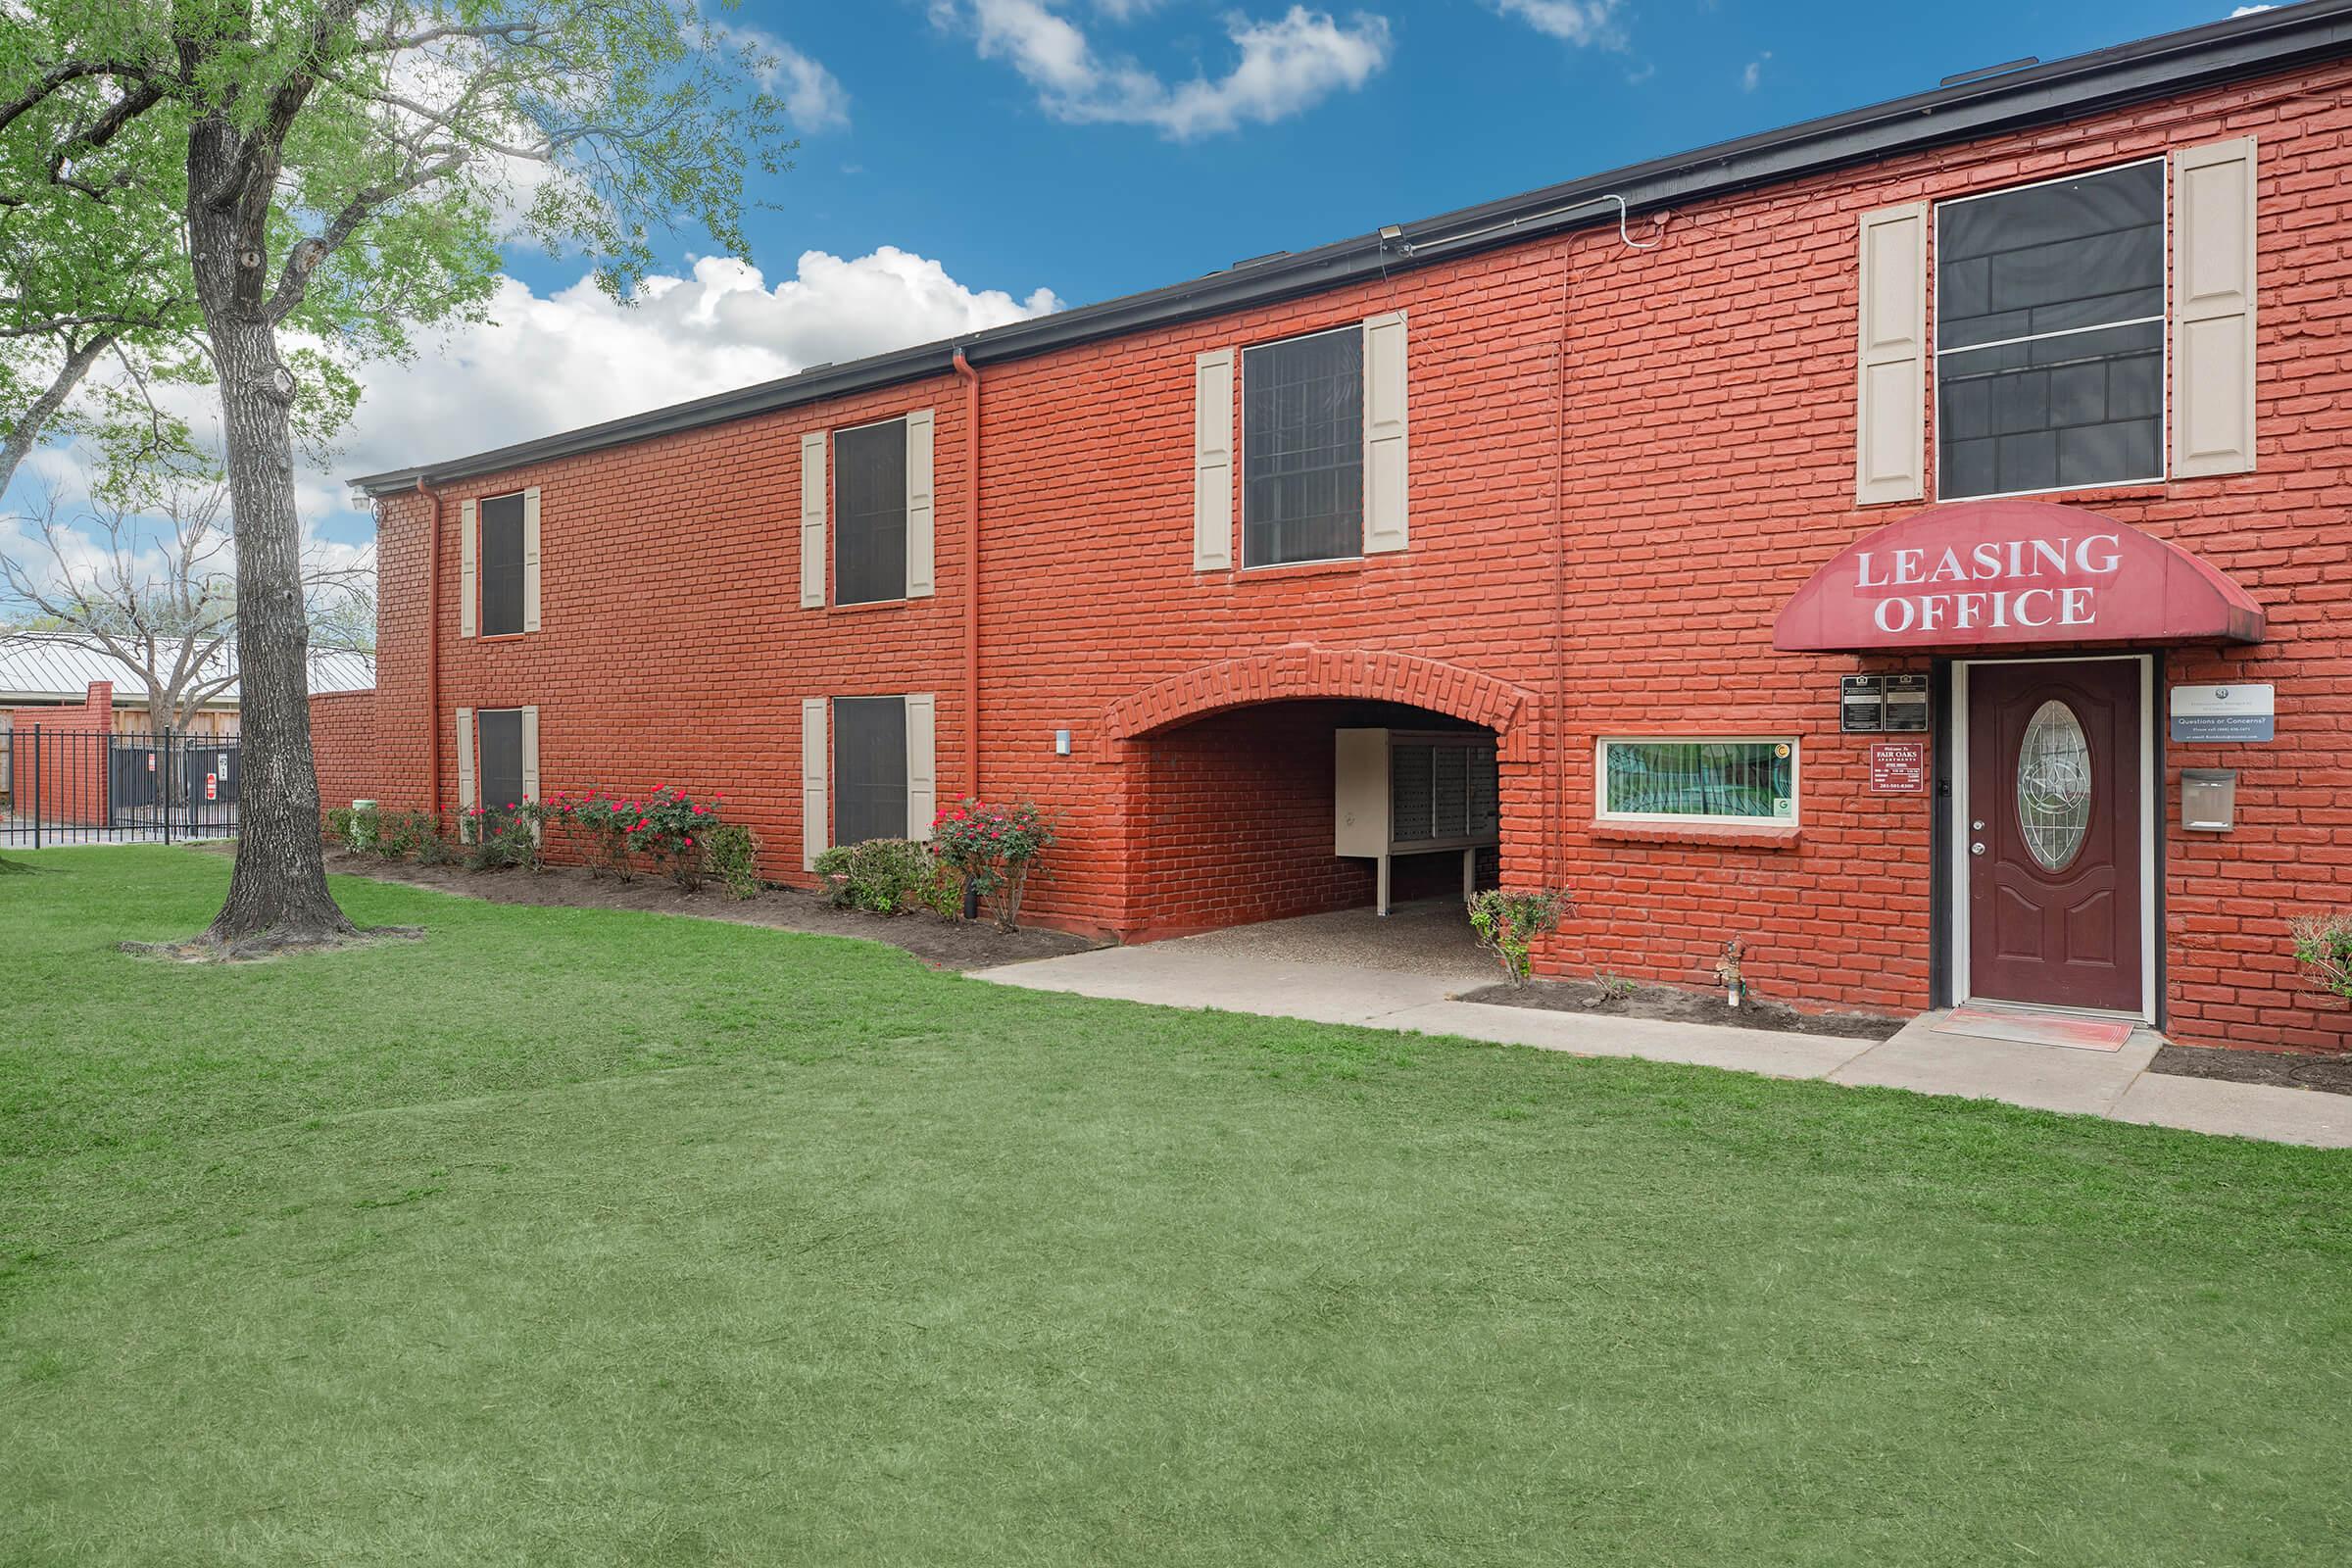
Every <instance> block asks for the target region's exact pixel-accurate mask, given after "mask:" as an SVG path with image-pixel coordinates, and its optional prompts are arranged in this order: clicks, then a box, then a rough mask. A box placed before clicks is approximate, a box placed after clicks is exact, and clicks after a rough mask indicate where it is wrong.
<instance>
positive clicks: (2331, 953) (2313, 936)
mask: <svg viewBox="0 0 2352 1568" xmlns="http://www.w3.org/2000/svg"><path fill="white" fill-rule="evenodd" d="M2287 928H2288V930H2289V932H2290V933H2291V934H2292V936H2293V937H2294V942H2295V960H2296V961H2297V962H2298V963H2300V964H2302V965H2303V966H2304V967H2305V968H2306V969H2309V970H2310V971H2311V976H2310V979H2311V983H2312V986H2313V987H2314V988H2315V989H2317V990H2319V991H2323V992H2326V993H2327V995H2328V996H2331V997H2343V998H2345V999H2347V1000H2352V910H2345V911H2344V912H2342V913H2338V914H2314V915H2306V916H2303V917H2301V918H2299V919H2296V920H2292V921H2289V922H2288V927H2287Z"/></svg>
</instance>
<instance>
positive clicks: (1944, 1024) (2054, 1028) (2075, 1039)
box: [1930, 1004, 2136, 1051]
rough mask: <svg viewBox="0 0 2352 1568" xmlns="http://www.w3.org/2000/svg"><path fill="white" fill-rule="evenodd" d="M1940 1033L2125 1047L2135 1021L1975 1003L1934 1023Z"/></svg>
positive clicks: (2084, 1047) (2073, 1046) (2083, 1047)
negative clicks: (2080, 1016) (2079, 1016)
mask: <svg viewBox="0 0 2352 1568" xmlns="http://www.w3.org/2000/svg"><path fill="white" fill-rule="evenodd" d="M1930 1027H1932V1028H1933V1029H1935V1030H1936V1033H1938V1034H1946V1035H1970V1036H1973V1037H1975V1038H1976V1039H1979V1040H2009V1041H2014V1042H2016V1043H2017V1044H2019V1045H2021V1046H2064V1047H2066V1048H2067V1049H2068V1050H2069V1051H2121V1050H2123V1049H2124V1042H2125V1041H2127V1040H2129V1039H2131V1031H2132V1029H2133V1028H2134V1027H2136V1026H2135V1025H2133V1024H2131V1022H2129V1021H2127V1020H2123V1019H2107V1018H2078V1017H2076V1016H2074V1015H2073V1014H2071V1013H2064V1012H2036V1011H2034V1010H2032V1009H2030V1008H2024V1007H2017V1008H2011V1007H1986V1006H1981V1005H1974V1004H1971V1005H1966V1006H1959V1007H1954V1008H1953V1009H1952V1010H1951V1013H1950V1014H1949V1015H1948V1016H1947V1017H1945V1018H1944V1019H1942V1020H1941V1021H1940V1022H1938V1023H1936V1024H1933V1025H1931V1026H1930Z"/></svg>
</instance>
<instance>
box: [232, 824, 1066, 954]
mask: <svg viewBox="0 0 2352 1568" xmlns="http://www.w3.org/2000/svg"><path fill="white" fill-rule="evenodd" d="M230 848H232V847H231V846H221V849H222V850H227V849H230ZM326 868H327V869H328V870H329V871H332V872H335V873H336V874H338V875H342V876H367V877H373V878H375V879H376V880H377V881H380V882H407V883H410V884H411V885H413V886H416V887H422V888H439V889H441V890H442V891H443V892H446V893H458V894H463V895H464V896H466V898H471V899H484V900H487V901H489V902H490V903H492V904H536V905H545V906H550V907H558V908H566V909H639V910H644V911H646V912H648V913H653V914H684V915H692V916H695V917H697V918H700V919H706V920H733V921H736V922H737V923H739V924H742V925H763V926H769V927H772V928H773V929H775V930H778V931H806V932H809V933H811V934H813V935H817V936H828V937H863V938H864V939H866V940H867V941H869V942H887V943H889V944H890V945H891V946H892V947H896V948H904V949H906V950H907V952H908V953H911V954H913V955H914V956H916V957H918V958H920V959H922V960H923V961H924V962H925V963H928V964H930V965H931V966H932V967H934V968H938V969H985V968H988V967H990V966H991V965H994V964H1000V963H1017V962H1019V961H1020V960H1022V959H1024V958H1053V957H1058V956H1061V955H1063V954H1066V953H1083V952H1085V951H1086V950H1087V949H1089V948H1093V947H1099V946H1101V944H1099V943H1094V942H1089V941H1087V940H1086V939H1085V938H1083V937H1074V936H1070V935H1067V934H1066V933H1063V932H1059V931H1040V930H1021V931H1000V930H998V929H997V928H996V926H995V925H994V924H992V923H990V922H987V921H972V922H969V923H967V922H964V921H959V920H950V919H946V918H944V917H942V916H940V915H937V914H933V913H931V912H930V911H929V910H922V911H918V912H916V913H913V914H901V915H879V914H867V913H865V912H863V911H862V910H858V909H837V908H835V907H832V906H831V905H830V904H827V903H826V902H825V901H824V900H823V899H820V898H818V897H816V896H815V895H814V894H810V893H803V892H801V891H800V890H799V889H797V888H762V889H761V890H760V893H759V894H758V895H757V896H756V897H754V898H749V899H737V898H734V897H732V896H731V895H729V894H728V892H727V891H726V889H724V888H722V887H720V886H719V885H718V884H716V883H715V882H712V883H706V884H705V885H704V886H703V888H702V889H701V891H699V892H695V893H685V892H681V891H680V890H679V889H678V888H677V887H675V886H674V885H672V884H671V883H670V882H668V881H666V880H664V879H662V878H658V877H649V876H639V877H637V878H636V879H635V880H634V881H629V882H622V881H620V880H618V879H617V878H615V877H613V876H611V875H606V876H591V875H590V874H589V873H588V872H587V870H586V869H585V868H583V867H580V866H551V867H550V868H548V869H547V870H544V871H521V870H506V871H468V870H466V869H465V868H464V867H462V866H455V865H417V864H415V863H413V862H411V861H407V860H386V859H383V858H379V857H376V856H372V855H354V854H352V853H350V852H349V851H347V850H329V851H327V854H326Z"/></svg>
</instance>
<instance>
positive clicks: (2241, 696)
mask: <svg viewBox="0 0 2352 1568" xmlns="http://www.w3.org/2000/svg"><path fill="white" fill-rule="evenodd" d="M2172 736H2173V739H2174V740H2177V741H2185V742H2189V743H2191V744H2193V743H2195V742H2198V741H2206V742H2212V741H2267V740H2274V739H2276V738H2277V736H2278V687H2276V686H2272V685H2268V684H2262V685H2250V686H2176V687H2174V688H2173V729H2172Z"/></svg>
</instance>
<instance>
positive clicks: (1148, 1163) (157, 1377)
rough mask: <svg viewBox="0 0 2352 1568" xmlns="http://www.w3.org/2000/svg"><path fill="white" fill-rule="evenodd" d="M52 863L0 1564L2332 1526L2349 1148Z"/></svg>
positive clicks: (2128, 1554) (1313, 1553)
mask: <svg viewBox="0 0 2352 1568" xmlns="http://www.w3.org/2000/svg"><path fill="white" fill-rule="evenodd" d="M36 861H37V863H38V864H39V865H41V866H42V867H44V868H45V869H46V870H47V871H48V872H50V873H51V874H47V875H41V876H33V877H7V878H0V956H4V958H5V962H4V970H5V973H6V975H7V977H8V980H9V985H8V987H7V998H6V1001H5V1002H4V1003H0V1562H5V1563H10V1564H17V1563H72V1564H76V1565H80V1564H92V1563H123V1564H139V1565H142V1568H146V1565H157V1564H176V1563H215V1562H219V1563H231V1562H233V1563H332V1564H360V1563H386V1564H402V1565H416V1564H443V1563H448V1564H460V1563H463V1564H468V1565H472V1564H494V1563H495V1564H505V1563H518V1562H534V1563H564V1564H571V1563H616V1564H617V1563H628V1564H649V1563H771V1562H772V1563H808V1564H820V1565H832V1564H864V1563H877V1564H899V1563H909V1564H911V1563H956V1564H964V1563H994V1562H1016V1563H1023V1564H1065V1563H1066V1564H1080V1563H1086V1564H1094V1563H1135V1564H1152V1565H1158V1564H1196V1563H1197V1564H1218V1565H1228V1564H1255V1563H1279V1564H1321V1563H1351V1564H1369V1563H1381V1564H1388V1563H1430V1564H1446V1565H1459V1564H1472V1563H1555V1562H1556V1563H1578V1564H1594V1563H1620V1562H1623V1563H1645V1564H1670V1565H1676V1568H1684V1565H1691V1564H1710V1563H1737V1564H1742V1565H1746V1564H1770V1563H1789V1564H1821V1563H1856V1564H1863V1563H1867V1564H1873V1565H1878V1564H1906V1565H1907V1564H1923V1563H1980V1562H1981V1563H2000V1564H2014V1563H2043V1564H2065V1565H2081V1564H2118V1565H2125V1564H2129V1565H2132V1568H2144V1565H2148V1564H2155V1563H2213V1564H2221V1563H2229V1564H2248V1563H2288V1562H2295V1563H2340V1562H2343V1561H2344V1560H2346V1555H2347V1552H2348V1551H2352V1500H2348V1499H2352V1486H2348V1485H2347V1483H2346V1480H2345V1469H2346V1464H2347V1455H2346V1447H2345V1438H2346V1432H2347V1426H2346V1421H2347V1412H2352V1386H2348V1384H2352V1354H2347V1351H2348V1350H2352V1208H2348V1204H2347V1200H2348V1199H2352V1156H2347V1155H2345V1154H2342V1153H2328V1152H2313V1151H2306V1150H2297V1149H2285V1148H2274V1147H2262V1146H2254V1145H2247V1144H2239V1143H2232V1142H2229V1141H2224V1140H2217V1139H2205V1138H2199V1137H2196V1136H2194V1135H2191V1134H2185V1133H2175V1132H2167V1131H2162V1130H2157V1129H2150V1128H2136V1127H2125V1126H2115V1125H2110V1124H2107V1123H2103V1122H2097V1121H2090V1120H2078V1119H2072V1118H2064V1117H2057V1116H2050V1115H2042V1114H2036V1113H2032V1112H2027V1111H2021V1110H2012V1109H2007V1108H2003V1107H1999V1106H1991V1105H1984V1104H1974V1103H1957V1102H1949V1101H1936V1100H1927V1099H1921V1098H1916V1097H1912V1096H1907V1095H1902V1094H1897V1093H1892V1092H1855V1091H1849V1090H1840V1089H1835V1088H1830V1087H1827V1086H1824V1085H1819V1084H1784V1083H1777V1082H1772V1081H1769V1080H1765V1079H1760V1078H1749V1077H1744V1076H1740V1075H1736V1074H1729V1073H1719V1072H1711V1071H1707V1070H1704V1069H1695V1068H1689V1069H1686V1068H1672V1067H1663V1066H1652V1065H1648V1064H1644V1063H1640V1062H1616V1061H1586V1060H1578V1059H1574V1058H1570V1057H1564V1056H1557V1055H1548V1054H1540V1053H1536V1052H1530V1051H1518V1050H1506V1049H1498V1048H1489V1047H1483V1046H1475V1045H1470V1044H1466V1043H1460V1042H1451V1041H1444V1040H1430V1039H1419V1038H1408V1037H1398V1036H1395V1035H1384V1034H1376V1033H1371V1032H1366V1031H1357V1030H1348V1029H1337V1028H1324V1027H1318V1026H1312V1025H1307V1024H1290V1023H1281V1022H1269V1021H1266V1020H1262V1019H1256V1018H1245V1017H1236V1016H1227V1015H1205V1016H1204V1015H1196V1014H1187V1013H1178V1012H1169V1011H1161V1010H1156V1009H1152V1008H1146V1007H1140V1006H1134V1005H1127V1004H1122V1003H1103V1002H1093V1001H1088V1000H1084V999H1078V998H1067V997H1056V996H1049V995H1038V994H1031V993H1025V992H1014V991H1006V990H1001V989H997V988H993V987H990V986H987V985H984V984H982V983H979V982H976V981H969V980H962V979H958V978H955V977H951V976H947V975H941V974H936V973H932V972H930V971H926V970H924V969H923V968H921V967H920V966H919V965H917V964H916V963H915V962H914V961H912V960H911V959H909V958H907V957H906V956H903V955H901V954H899V953H897V952H896V951H893V950H889V949H885V948H881V947H877V946H869V945H866V944H861V943H850V942H841V941H831V940H826V939H821V938H810V937H801V936H792V935H785V934H781V933H776V932H771V931H765V930H760V929H756V928H752V927H746V926H737V925H724V924H716V923H710V922H704V921H696V920H676V919H664V918H662V917H659V916H651V915H635V914H619V913H603V912H587V911H566V910H538V909H520V908H505V907H491V906H488V905H482V904H476V903H472V902H469V901H464V900H457V899H449V898H443V897H440V896H437V895H434V894H431V893H427V892H422V891H418V890H415V889H409V888H401V887H393V886H386V885H379V884H374V883H368V882H345V883H340V884H339V888H338V891H339V892H340V894H341V896H342V897H343V899H344V900H345V904H346V907H348V908H349V909H350V910H351V912H352V913H353V914H354V915H355V916H356V917H357V918H359V919H360V920H361V921H362V922H364V923H373V922H394V921H397V922H413V923H418V924H422V925H424V926H426V927H427V928H428V931H429V935H428V938H427V940H425V941H424V942H422V943H417V944H408V943H395V944H387V945H384V946H380V947H376V948H371V949H367V950H362V951H355V952H348V953H339V954H333V955H328V956H316V957H308V958H301V959H293V960H286V961H280V962H276V963H271V964H264V965H255V966H249V967H241V968H229V969H223V968H211V967H183V966H173V965H168V964H164V963H160V962H157V961H153V960H145V959H136V958H132V957H128V956H123V955H121V954H118V953H116V952H114V951H113V948H112V944H113V943H114V942H115V941H117V940H118V939H120V938H123V937H138V938H163V937H172V936H177V935H183V934H185V933H187V932H190V931H194V930H196V929H197V928H198V927H199V926H201V925H202V924H203V922H204V919H205V917H206V916H208V915H209V913H210V912H211V910H212V907H213V906H214V904H215V902H216V901H217V899H218V898H219V896H220V893H221V889H222V887H223V886H224V885H225V882H226V878H227V873H228V866H227V862H226V861H225V860H224V859H222V858H218V857H214V856H208V855H202V854H196V853H191V852H186V851H180V850H161V849H153V850H146V849H137V850H123V849H110V850H92V851H80V852H72V851H68V852H56V853H51V854H46V855H43V856H40V857H38V858H36Z"/></svg>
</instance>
